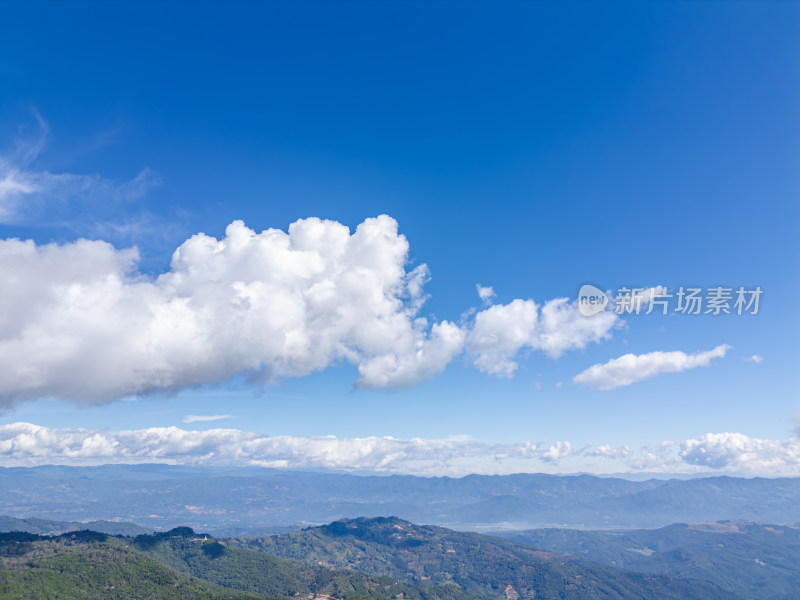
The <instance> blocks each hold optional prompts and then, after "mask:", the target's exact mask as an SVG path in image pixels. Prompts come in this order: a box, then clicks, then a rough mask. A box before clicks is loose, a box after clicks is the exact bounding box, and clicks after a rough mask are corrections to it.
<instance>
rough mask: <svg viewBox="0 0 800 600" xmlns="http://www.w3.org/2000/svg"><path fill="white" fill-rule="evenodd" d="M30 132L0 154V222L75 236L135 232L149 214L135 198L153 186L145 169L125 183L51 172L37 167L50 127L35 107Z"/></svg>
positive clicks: (153, 179) (154, 180)
mask: <svg viewBox="0 0 800 600" xmlns="http://www.w3.org/2000/svg"><path fill="white" fill-rule="evenodd" d="M33 116H34V117H35V120H36V132H35V133H27V134H25V135H21V136H19V137H17V138H16V139H15V141H14V145H13V149H11V150H9V151H8V152H6V153H5V154H3V155H0V223H3V224H14V225H35V226H47V227H63V228H66V229H69V230H71V231H75V232H76V233H78V234H80V235H87V234H89V235H96V236H104V235H105V236H108V235H112V234H120V233H128V232H133V233H136V232H139V231H140V228H142V227H144V226H146V225H151V226H152V224H153V220H154V218H153V217H152V215H150V214H149V213H148V212H147V211H145V210H143V209H142V208H141V207H139V206H136V201H137V200H139V199H140V198H142V197H143V196H144V195H145V194H146V193H147V192H148V191H149V190H150V189H152V188H153V187H155V186H157V185H158V184H159V179H158V177H157V176H156V175H155V174H154V173H153V172H152V171H151V170H150V169H148V168H143V169H142V170H140V172H139V173H138V174H137V175H136V176H135V177H133V179H130V180H128V181H121V182H119V181H113V180H110V179H106V178H104V177H101V176H100V175H96V174H94V175H92V174H76V173H53V172H50V171H49V170H47V169H44V168H42V167H40V166H38V162H39V161H38V159H39V156H40V154H41V153H42V151H43V150H44V148H45V147H46V145H47V138H48V135H49V133H50V128H49V126H48V124H47V122H46V121H45V120H44V119H43V118H42V116H41V115H39V113H38V112H36V111H35V110H34V111H33Z"/></svg>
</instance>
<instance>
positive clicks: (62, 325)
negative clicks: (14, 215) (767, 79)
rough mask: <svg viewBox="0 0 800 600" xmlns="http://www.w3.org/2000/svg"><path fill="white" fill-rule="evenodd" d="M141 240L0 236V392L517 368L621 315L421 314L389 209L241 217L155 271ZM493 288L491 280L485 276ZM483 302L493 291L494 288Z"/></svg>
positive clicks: (404, 380)
mask: <svg viewBox="0 0 800 600" xmlns="http://www.w3.org/2000/svg"><path fill="white" fill-rule="evenodd" d="M137 261H138V252H137V250H136V249H135V248H128V249H117V248H115V247H114V246H112V245H111V244H109V243H107V242H103V241H89V240H84V239H81V240H78V241H76V242H74V243H67V244H63V245H58V244H46V245H36V244H35V243H34V242H33V241H30V240H28V241H21V240H18V239H6V240H0V278H2V280H3V281H4V282H5V289H4V294H3V295H2V296H0V404H2V405H5V406H11V405H13V404H14V403H15V402H20V401H25V400H33V399H37V398H43V397H57V398H60V399H65V400H71V401H74V402H80V403H90V404H91V403H103V402H108V401H113V400H118V399H121V398H124V397H127V396H132V395H140V394H149V393H155V392H165V393H173V392H177V391H180V390H182V389H185V388H191V387H196V386H201V385H204V384H214V383H218V382H221V381H225V380H229V379H231V378H232V377H234V376H237V375H244V376H247V377H248V378H249V379H251V380H252V381H255V382H258V383H260V384H262V385H268V384H270V383H272V382H274V381H277V380H280V379H283V378H289V377H303V376H305V375H308V374H310V373H313V372H315V371H319V370H322V369H325V368H327V367H329V366H332V365H338V364H344V363H348V364H353V365H356V366H357V369H358V378H357V380H356V382H355V384H356V386H359V387H365V388H374V389H375V388H388V389H397V388H405V387H411V386H414V385H416V384H418V383H419V382H421V381H424V380H426V379H429V378H431V377H433V376H435V375H436V374H438V373H440V372H441V371H443V370H444V368H445V367H446V366H447V365H448V364H449V363H450V362H451V361H453V360H454V359H455V358H456V357H458V356H460V355H462V354H464V355H465V357H466V358H467V360H468V361H469V362H471V363H472V364H473V365H474V366H475V367H477V368H478V369H479V370H481V371H483V372H485V373H489V374H492V375H501V376H507V377H510V376H512V375H513V374H514V371H515V370H516V369H517V367H518V363H517V362H516V360H515V357H516V356H517V355H518V353H520V352H521V351H525V350H539V351H542V352H544V353H545V354H547V355H548V356H551V357H558V356H560V355H561V354H563V353H564V352H566V351H568V350H575V349H582V348H585V347H586V346H587V345H588V344H590V343H593V342H599V341H601V340H604V339H607V338H608V337H610V335H611V331H612V329H613V328H614V327H615V326H616V325H617V324H618V317H617V316H616V315H615V314H614V313H610V312H609V313H604V314H601V315H596V316H595V317H593V318H585V317H583V316H581V315H580V314H579V313H578V311H577V310H576V308H575V305H574V303H573V302H571V301H570V300H568V299H567V298H556V299H553V300H550V301H547V302H545V303H544V304H543V305H541V306H540V305H538V304H537V303H535V302H534V301H533V300H530V299H527V300H522V299H516V300H513V301H512V302H510V303H508V304H494V305H491V306H487V307H485V308H484V309H483V310H480V311H477V312H475V313H474V314H473V316H472V317H470V318H467V319H466V320H464V321H463V322H462V323H458V324H457V323H455V322H453V321H448V320H442V321H435V322H430V321H429V320H428V319H427V318H425V317H424V316H422V315H421V312H420V311H421V308H422V305H423V303H424V302H425V300H426V295H425V293H424V285H425V283H426V281H427V280H428V279H429V272H428V268H427V266H426V265H425V264H420V265H419V266H417V267H416V268H414V269H412V270H407V268H406V267H407V265H408V263H409V244H408V241H407V240H406V238H405V236H403V235H402V234H399V233H398V224H397V222H396V221H395V220H394V219H392V218H391V217H389V216H387V215H381V216H379V217H376V218H370V219H367V220H365V221H364V222H363V223H361V224H360V225H359V226H358V227H357V228H356V230H355V232H352V233H351V231H350V230H349V228H348V227H346V226H344V225H342V224H340V223H338V222H335V221H325V220H321V219H318V218H313V217H312V218H308V219H301V220H298V221H296V222H294V223H292V224H291V225H290V226H289V228H288V231H286V232H284V231H281V230H278V229H267V230H265V231H262V232H260V233H257V232H256V231H253V230H252V229H249V228H248V227H246V226H245V224H244V223H243V222H241V221H234V222H233V223H231V224H230V225H229V226H228V227H227V229H226V232H225V236H224V237H223V238H222V239H216V238H213V237H210V236H207V235H204V234H202V233H200V234H197V235H194V236H192V237H191V238H190V239H188V240H186V241H185V242H184V243H183V244H182V245H181V246H180V247H179V248H178V249H177V250H176V251H175V253H174V254H173V256H172V261H171V265H170V269H169V271H167V272H166V273H163V274H161V275H159V276H158V277H155V278H147V277H145V276H143V275H142V274H141V273H140V272H138V271H137V269H136V266H137ZM484 289H485V288H484ZM480 296H481V299H482V300H484V301H486V300H487V298H488V299H490V298H491V296H488V295H487V294H486V293H485V292H484V293H483V294H480Z"/></svg>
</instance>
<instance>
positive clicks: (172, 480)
mask: <svg viewBox="0 0 800 600" xmlns="http://www.w3.org/2000/svg"><path fill="white" fill-rule="evenodd" d="M0 489H2V490H3V495H2V498H0V513H4V514H8V515H10V516H12V517H15V518H29V517H38V518H45V519H58V520H64V521H80V522H83V521H87V520H107V521H131V522H135V523H138V524H140V525H141V526H143V527H145V528H147V529H151V530H166V529H169V528H172V527H175V526H179V525H187V526H190V527H193V528H195V529H199V530H203V531H209V532H212V533H214V534H215V535H219V536H240V535H259V534H268V533H269V534H271V533H280V532H282V531H287V530H290V529H293V528H296V527H297V526H298V525H299V526H302V525H314V524H323V523H329V522H331V521H335V520H337V519H342V518H356V517H377V516H385V515H396V516H398V517H401V518H404V519H407V520H409V521H412V522H420V523H432V524H437V525H442V526H447V527H452V528H455V529H462V530H463V529H468V530H474V531H497V530H502V529H506V530H524V529H533V528H542V527H577V528H593V529H610V528H654V527H664V526H666V525H669V524H671V523H677V522H700V521H720V520H735V519H745V520H751V521H756V522H763V523H777V524H787V525H788V524H794V523H796V522H797V521H798V520H800V513H798V510H797V507H798V506H800V478H776V479H768V478H752V479H746V478H736V477H706V478H697V479H689V480H678V479H670V480H661V479H649V480H646V481H629V480H626V479H621V478H601V477H595V476H590V475H572V476H563V475H545V474H519V475H504V476H483V475H470V476H467V477H462V478H450V477H414V476H399V475H395V476H378V475H352V474H341V473H330V472H324V473H316V472H290V471H281V470H274V469H264V468H256V467H249V468H232V469H223V468H217V467H183V466H180V467H179V466H169V465H108V466H97V467H64V466H47V467H33V468H26V467H14V468H0Z"/></svg>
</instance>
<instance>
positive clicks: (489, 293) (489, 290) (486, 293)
mask: <svg viewBox="0 0 800 600" xmlns="http://www.w3.org/2000/svg"><path fill="white" fill-rule="evenodd" d="M475 289H477V290H478V297H480V299H481V302H483V304H484V305H489V304H492V302H494V298H495V296H497V294H495V292H494V288H493V287H491V286H483V285H481V284H480V283H478V284H476V285H475Z"/></svg>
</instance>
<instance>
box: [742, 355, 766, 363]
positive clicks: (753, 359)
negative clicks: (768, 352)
mask: <svg viewBox="0 0 800 600" xmlns="http://www.w3.org/2000/svg"><path fill="white" fill-rule="evenodd" d="M745 360H746V361H748V362H752V363H756V364H758V363H760V362H763V361H764V357H763V356H759V355H758V354H753V356H750V357H748V358H745Z"/></svg>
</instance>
